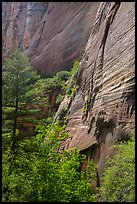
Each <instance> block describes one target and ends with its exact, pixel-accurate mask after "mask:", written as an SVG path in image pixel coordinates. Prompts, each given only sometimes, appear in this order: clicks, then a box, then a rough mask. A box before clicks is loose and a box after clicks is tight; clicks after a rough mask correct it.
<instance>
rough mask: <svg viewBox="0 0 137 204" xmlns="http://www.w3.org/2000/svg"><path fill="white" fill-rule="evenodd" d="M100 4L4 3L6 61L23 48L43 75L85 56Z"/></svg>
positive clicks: (65, 67) (35, 67) (70, 65)
mask: <svg viewBox="0 0 137 204" xmlns="http://www.w3.org/2000/svg"><path fill="white" fill-rule="evenodd" d="M98 6H99V2H3V9H2V17H3V19H2V23H3V27H2V30H3V57H6V56H8V55H9V54H10V53H11V51H13V50H14V49H15V48H16V47H18V46H19V47H20V48H22V49H23V50H24V52H26V54H27V55H28V56H29V58H30V60H31V63H32V66H33V68H34V69H35V70H38V71H39V72H40V73H42V74H43V75H48V76H49V75H53V74H54V73H56V72H57V71H60V70H64V69H65V70H69V69H71V67H72V64H73V61H74V60H75V59H78V58H79V57H80V56H81V54H82V53H83V49H84V48H85V45H86V43H87V40H88V38H89V34H90V30H91V28H92V25H93V21H94V18H95V15H96V11H97V9H98Z"/></svg>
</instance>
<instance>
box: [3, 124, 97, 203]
mask: <svg viewBox="0 0 137 204" xmlns="http://www.w3.org/2000/svg"><path fill="white" fill-rule="evenodd" d="M64 128H65V126H64V127H60V126H59V125H58V124H57V123H55V124H54V125H52V126H48V127H44V126H42V125H39V126H37V135H36V137H35V138H31V139H25V140H23V141H20V142H19V154H18V155H17V157H16V159H15V162H14V165H13V171H12V174H11V175H8V165H9V163H8V160H7V154H5V155H4V156H3V186H2V188H3V202H5V201H6V202H79V201H94V200H95V199H94V196H93V192H92V187H91V184H90V183H91V181H92V179H95V169H96V166H95V164H94V163H93V162H92V161H91V163H90V165H89V166H88V167H87V169H86V170H85V171H83V172H80V170H79V168H80V165H81V163H82V162H83V159H84V156H83V155H81V154H80V153H79V152H78V151H77V150H76V149H74V150H72V151H66V150H62V151H61V152H59V144H60V142H63V141H64V140H65V139H66V138H67V137H68V134H67V133H66V132H65V130H64ZM7 186H8V188H7Z"/></svg>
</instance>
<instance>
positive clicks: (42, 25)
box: [36, 21, 46, 48]
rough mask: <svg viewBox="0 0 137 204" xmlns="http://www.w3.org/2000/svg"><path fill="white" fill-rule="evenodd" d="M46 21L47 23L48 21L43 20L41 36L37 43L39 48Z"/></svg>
mask: <svg viewBox="0 0 137 204" xmlns="http://www.w3.org/2000/svg"><path fill="white" fill-rule="evenodd" d="M45 23H46V21H44V22H43V25H42V29H41V34H40V37H39V39H38V42H37V44H36V48H38V45H39V42H40V40H41V36H42V34H43V29H44V26H45Z"/></svg>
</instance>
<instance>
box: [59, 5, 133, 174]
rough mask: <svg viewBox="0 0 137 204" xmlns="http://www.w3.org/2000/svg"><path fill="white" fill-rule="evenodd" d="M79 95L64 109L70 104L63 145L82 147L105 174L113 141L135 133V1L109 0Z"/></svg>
mask: <svg viewBox="0 0 137 204" xmlns="http://www.w3.org/2000/svg"><path fill="white" fill-rule="evenodd" d="M76 77H77V86H79V88H78V91H77V92H76V95H75V97H74V98H73V99H72V98H69V97H67V96H66V97H65V99H64V101H63V102H62V104H61V106H60V108H59V110H58V112H57V114H56V118H57V116H58V115H59V112H60V111H61V109H63V108H64V107H68V108H69V115H68V123H67V128H66V130H67V132H68V133H69V135H70V137H69V138H68V139H67V140H66V141H65V142H64V143H62V148H65V149H71V148H74V147H78V149H79V150H80V151H81V152H83V153H85V154H87V160H90V159H91V158H92V159H94V161H95V162H96V163H97V166H98V173H99V176H100V175H101V174H102V173H103V170H104V167H105V161H106V156H108V155H110V156H113V154H114V152H113V150H112V149H111V148H110V147H111V146H112V145H113V144H116V143H119V142H120V141H124V140H128V139H129V138H130V137H131V136H132V134H133V133H134V132H135V3H134V2H121V3H120V2H103V3H101V4H100V7H99V9H98V12H97V15H96V18H95V21H94V25H93V28H92V29H91V34H90V37H89V40H88V42H87V45H86V49H85V52H84V54H83V57H82V60H81V65H80V68H79V70H78V72H77V75H76Z"/></svg>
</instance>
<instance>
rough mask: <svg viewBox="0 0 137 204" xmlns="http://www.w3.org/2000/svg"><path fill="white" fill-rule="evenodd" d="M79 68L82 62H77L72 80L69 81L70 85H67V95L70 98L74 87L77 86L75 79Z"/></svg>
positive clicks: (72, 73)
mask: <svg viewBox="0 0 137 204" xmlns="http://www.w3.org/2000/svg"><path fill="white" fill-rule="evenodd" d="M79 66H80V62H79V61H77V60H76V61H75V62H74V65H73V68H72V70H71V78H70V80H69V84H68V85H67V88H66V94H67V95H68V96H70V95H71V93H72V91H73V87H74V84H75V77H76V73H77V70H78V68H79Z"/></svg>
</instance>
